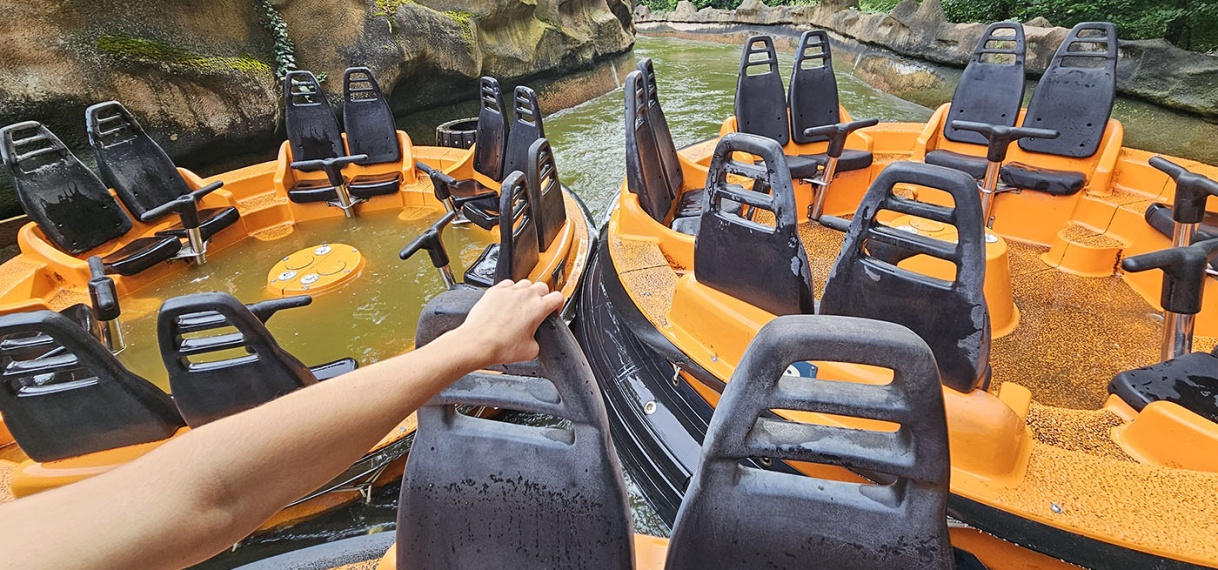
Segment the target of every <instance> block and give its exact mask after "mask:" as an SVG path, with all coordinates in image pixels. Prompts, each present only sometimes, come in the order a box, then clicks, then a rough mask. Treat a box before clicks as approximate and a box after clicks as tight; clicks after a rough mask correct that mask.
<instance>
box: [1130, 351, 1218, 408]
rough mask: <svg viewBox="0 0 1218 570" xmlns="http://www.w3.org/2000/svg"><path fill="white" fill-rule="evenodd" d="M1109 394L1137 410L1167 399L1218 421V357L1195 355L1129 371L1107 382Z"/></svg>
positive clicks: (1196, 353)
mask: <svg viewBox="0 0 1218 570" xmlns="http://www.w3.org/2000/svg"><path fill="white" fill-rule="evenodd" d="M1108 393H1110V394H1115V395H1117V396H1119V397H1120V398H1121V399H1122V400H1124V401H1125V403H1127V404H1129V405H1130V406H1131V407H1133V409H1135V410H1139V411H1141V410H1142V408H1145V407H1146V405H1147V404H1149V403H1151V402H1157V401H1159V400H1166V401H1168V402H1172V403H1175V404H1179V405H1180V406H1182V407H1184V408H1186V409H1188V410H1190V411H1192V412H1193V413H1195V414H1197V415H1199V416H1201V417H1204V418H1206V419H1208V420H1210V421H1211V422H1218V357H1215V356H1214V355H1212V354H1210V353H1207V352H1193V353H1191V354H1185V355H1183V356H1179V357H1176V358H1173V359H1171V360H1168V361H1167V362H1160V363H1158V364H1152V365H1150V366H1144V367H1142V368H1135V369H1133V370H1128V371H1125V372H1122V373H1120V374H1117V375H1116V377H1115V378H1113V379H1112V381H1111V382H1109V383H1108Z"/></svg>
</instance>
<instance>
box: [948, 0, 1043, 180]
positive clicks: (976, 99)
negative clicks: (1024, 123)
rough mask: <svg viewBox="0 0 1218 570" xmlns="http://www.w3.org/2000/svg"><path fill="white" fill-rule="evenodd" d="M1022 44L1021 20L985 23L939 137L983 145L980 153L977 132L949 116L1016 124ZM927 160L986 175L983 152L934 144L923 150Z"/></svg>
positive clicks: (984, 142) (1020, 101)
mask: <svg viewBox="0 0 1218 570" xmlns="http://www.w3.org/2000/svg"><path fill="white" fill-rule="evenodd" d="M999 32H1004V33H1001V34H1000V33H999ZM1026 48H1027V43H1026V41H1025V39H1024V33H1023V24H1020V23H1018V22H995V23H993V24H990V25H989V26H988V27H986V29H985V33H983V34H981V40H980V41H978V42H977V47H976V49H974V50H973V54H972V55H971V56H970V57H969V60H968V65H967V66H966V67H965V68H964V73H962V74H961V75H960V82H959V83H958V84H956V91H955V93H953V94H952V102H951V106H950V107H949V108H948V110H947V118H946V119H945V120H944V124H943V137H944V138H946V139H947V140H949V141H952V142H959V143H968V144H975V145H981V147H982V148H981V149H979V150H978V152H979V153H981V152H982V151H983V150H984V148H985V147H987V146H988V145H989V141H987V140H986V138H985V137H983V136H981V135H980V134H979V133H976V132H973V131H965V130H960V129H956V128H954V127H952V125H951V123H952V121H972V122H977V123H985V124H989V125H999V126H1005V127H1013V126H1015V121H1016V120H1017V119H1018V118H1019V109H1020V107H1021V106H1023V91H1024V90H1023V82H1024V58H1025V54H1026ZM926 163H927V164H934V165H938V166H946V167H947V168H952V169H955V170H959V171H962V172H967V173H968V174H969V175H970V176H972V177H973V178H978V179H980V178H984V177H985V167H986V160H985V156H984V153H982V154H981V155H980V156H973V155H969V154H963V153H958V152H953V151H950V150H946V149H935V150H932V151H930V152H927V153H926Z"/></svg>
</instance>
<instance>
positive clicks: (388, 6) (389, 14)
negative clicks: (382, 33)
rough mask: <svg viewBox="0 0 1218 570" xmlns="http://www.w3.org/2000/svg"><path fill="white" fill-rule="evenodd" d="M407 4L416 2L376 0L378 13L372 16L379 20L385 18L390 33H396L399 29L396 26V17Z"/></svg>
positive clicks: (412, 0) (411, 0)
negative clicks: (399, 10)
mask: <svg viewBox="0 0 1218 570" xmlns="http://www.w3.org/2000/svg"><path fill="white" fill-rule="evenodd" d="M407 4H414V0H376V12H373V13H372V15H373V16H376V17H378V18H384V19H385V23H387V24H389V33H391V34H392V33H394V32H396V31H397V28H396V27H395V26H394V21H395V20H394V17H395V16H396V15H397V13H398V8H401V7H402V6H405V5H407Z"/></svg>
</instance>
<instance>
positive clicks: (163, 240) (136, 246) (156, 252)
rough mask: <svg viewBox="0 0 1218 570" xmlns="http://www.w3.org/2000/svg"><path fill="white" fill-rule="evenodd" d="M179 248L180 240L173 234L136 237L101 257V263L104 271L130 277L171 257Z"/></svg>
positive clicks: (180, 246)
mask: <svg viewBox="0 0 1218 570" xmlns="http://www.w3.org/2000/svg"><path fill="white" fill-rule="evenodd" d="M181 249H182V242H181V241H180V240H179V239H178V238H176V237H173V236H157V237H145V238H138V239H135V240H132V241H131V243H129V244H127V245H125V246H123V247H122V248H120V249H119V250H118V251H115V252H113V253H111V254H109V255H107V256H105V257H103V258H102V265H104V266H105V268H106V273H117V274H119V275H122V276H124V277H130V276H132V275H135V274H137V273H139V272H141V271H144V270H145V269H148V268H149V267H152V266H153V265H156V264H158V263H160V262H162V261H169V260H170V259H173V257H174V256H175V255H177V254H178V251H180V250H181Z"/></svg>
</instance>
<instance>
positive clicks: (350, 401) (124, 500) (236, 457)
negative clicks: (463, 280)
mask: <svg viewBox="0 0 1218 570" xmlns="http://www.w3.org/2000/svg"><path fill="white" fill-rule="evenodd" d="M468 344H469V343H462V342H461V340H460V338H454V337H453V336H452V335H448V336H445V337H441V338H440V339H437V340H436V341H435V342H434V343H432V344H430V345H428V346H426V347H423V348H422V349H419V350H417V351H414V352H411V353H409V354H406V355H403V356H400V357H397V358H395V359H392V360H390V361H386V362H382V363H378V364H375V365H372V366H369V367H367V368H362V369H360V370H356V371H354V372H351V373H349V374H347V375H344V376H340V377H338V378H335V379H333V380H329V381H326V382H323V383H321V384H318V385H316V386H312V387H309V388H308V389H305V390H300V391H298V392H295V393H293V394H289V395H288V396H285V397H283V398H280V399H278V400H275V401H273V402H270V403H268V404H266V405H263V406H260V407H258V408H255V409H253V410H250V411H248V412H245V413H241V414H238V415H235V416H232V417H229V418H225V419H223V420H220V421H217V422H214V423H211V424H208V425H206V426H203V427H201V428H199V429H197V430H194V431H192V432H189V433H187V434H185V435H184V436H182V437H179V438H176V439H175V440H173V441H170V442H168V443H166V444H165V445H163V446H161V447H160V448H158V449H156V450H154V451H152V452H150V453H149V454H148V455H146V456H144V457H142V458H141V459H140V460H138V461H137V462H134V463H132V464H129V465H127V466H124V467H122V468H119V469H116V470H114V471H111V472H109V473H107V474H104V475H101V476H98V477H94V478H93V479H90V480H87V481H83V482H81V483H78V484H75V485H71V486H68V487H65V488H62V489H57V490H55V491H49V492H47V493H44V494H43V495H45V496H43V495H36V496H34V497H30V498H29V499H24V500H22V501H19V502H18V503H15V504H13V505H10V507H24V508H21V509H19V510H18V512H11V511H12V509H5V510H3V511H0V526H4V527H6V528H8V524H9V523H10V522H17V521H15V520H14V519H12V518H11V516H12V515H16V516H17V517H18V518H20V511H26V512H29V513H32V512H37V510H38V509H40V508H41V507H40V505H39V503H44V506H45V507H46V508H52V509H55V508H60V507H61V506H62V505H65V504H66V505H74V506H75V507H77V508H81V509H83V510H87V511H88V513H87V516H84V517H81V516H80V515H79V514H77V515H75V516H74V517H65V518H64V519H63V520H64V521H65V522H67V521H71V522H67V524H66V525H64V526H67V527H69V528H64V527H63V526H60V531H61V532H59V533H57V536H58V537H59V538H58V539H57V543H56V544H47V545H45V547H44V548H40V547H38V546H37V545H30V544H26V545H22V546H21V547H20V548H23V549H25V548H36V549H37V550H39V551H40V552H38V553H37V555H36V557H34V558H30V559H27V560H37V561H39V563H40V564H41V563H46V567H52V566H55V567H60V568H64V567H68V568H71V567H81V568H84V567H101V566H112V567H141V568H162V567H164V568H175V567H182V566H186V565H189V564H193V563H196V562H200V561H202V560H204V559H206V558H207V557H209V556H211V555H212V554H214V553H215V552H219V551H220V550H223V549H224V548H225V547H227V546H228V545H231V544H233V543H235V542H237V541H238V540H240V539H242V538H243V537H245V536H246V535H247V534H249V533H250V532H251V531H253V530H254V529H255V528H257V527H258V526H259V525H260V524H262V523H263V522H264V521H266V520H267V519H268V518H270V517H271V516H272V515H273V514H274V513H276V512H277V511H279V510H280V509H281V508H283V506H284V505H286V504H288V503H290V502H291V501H294V500H296V499H298V498H300V497H301V496H304V495H305V494H307V493H309V492H310V491H313V490H314V489H316V488H318V487H320V486H321V485H323V484H325V483H326V482H328V481H329V480H330V479H332V478H333V477H335V476H337V475H338V474H339V473H341V472H342V471H343V470H344V469H346V468H347V467H349V466H350V465H351V464H352V463H353V462H355V461H356V460H357V459H358V458H359V457H361V456H362V455H363V454H365V453H366V452H367V451H368V450H369V448H371V447H372V446H373V445H374V444H376V442H377V441H379V440H380V439H381V438H382V437H384V435H385V434H387V433H389V432H390V431H391V430H392V429H393V428H394V427H395V426H397V425H398V424H399V423H400V422H401V421H402V420H403V419H405V418H406V416H408V415H409V414H410V413H412V412H413V411H414V410H416V409H417V408H418V407H419V406H421V405H422V404H423V403H425V402H426V401H427V400H428V399H429V398H431V396H433V395H434V394H435V393H437V392H438V391H439V390H440V389H441V388H443V387H444V386H446V385H448V384H449V383H451V382H452V381H453V380H455V379H456V378H458V377H460V376H461V375H463V374H465V373H467V372H469V371H470V370H472V369H473V368H471V367H475V368H476V367H477V366H480V365H481V361H480V360H479V359H478V358H476V355H472V354H471V351H470V350H469V349H468V348H467V346H468ZM56 494H60V495H61V496H58V497H56V496H54V495H56ZM68 494H70V495H73V497H64V496H62V495H68ZM103 513H105V514H106V515H105V516H104V518H102V517H100V516H94V515H102V514H103ZM3 515H10V516H3ZM17 524H20V523H19V522H17ZM99 532H101V533H104V534H105V535H107V538H108V539H109V540H108V541H107V542H110V543H111V544H122V545H123V548H122V550H121V551H119V550H108V549H106V548H101V549H99V548H97V541H95V540H94V536H95V535H97V534H98V533H99ZM116 533H118V534H119V535H120V536H118V537H115V536H114V535H115V534H116ZM183 537H191V538H192V539H193V538H195V537H202V540H198V541H196V542H189V541H188V542H186V543H183V542H182V541H181V539H182V538H183ZM3 542H4V541H3V540H2V539H0V543H3ZM14 546H16V545H14ZM9 552H10V553H12V552H13V551H12V550H9Z"/></svg>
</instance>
